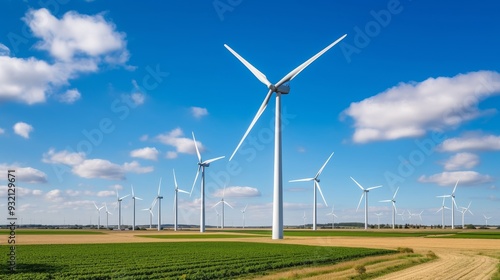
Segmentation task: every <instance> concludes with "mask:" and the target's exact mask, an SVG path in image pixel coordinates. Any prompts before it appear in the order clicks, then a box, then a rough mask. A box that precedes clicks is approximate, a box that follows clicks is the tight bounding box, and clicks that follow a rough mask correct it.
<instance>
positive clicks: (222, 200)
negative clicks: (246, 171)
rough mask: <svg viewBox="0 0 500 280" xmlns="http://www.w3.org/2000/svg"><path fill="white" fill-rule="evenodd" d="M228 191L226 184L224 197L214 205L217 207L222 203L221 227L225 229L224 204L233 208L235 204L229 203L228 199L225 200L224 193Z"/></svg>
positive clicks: (223, 191)
mask: <svg viewBox="0 0 500 280" xmlns="http://www.w3.org/2000/svg"><path fill="white" fill-rule="evenodd" d="M225 192H226V186H224V189H223V190H222V198H221V199H220V200H219V202H217V203H215V205H214V206H212V208H213V207H216V206H217V205H219V204H222V212H221V219H222V220H221V229H224V204H226V205H227V206H229V207H231V208H232V209H234V208H233V206H231V204H229V203H227V201H225V200H224V193H225Z"/></svg>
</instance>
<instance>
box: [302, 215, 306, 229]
mask: <svg viewBox="0 0 500 280" xmlns="http://www.w3.org/2000/svg"><path fill="white" fill-rule="evenodd" d="M302 218H304V229H305V228H306V211H304V216H303V217H302Z"/></svg>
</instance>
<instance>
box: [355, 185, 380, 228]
mask: <svg viewBox="0 0 500 280" xmlns="http://www.w3.org/2000/svg"><path fill="white" fill-rule="evenodd" d="M351 180H353V181H354V183H356V185H358V187H359V188H360V189H361V190H362V191H363V193H362V194H361V198H360V199H359V203H358V208H356V212H358V210H359V206H360V205H361V201H362V200H363V197H365V229H368V193H369V192H370V191H371V190H374V189H378V188H380V187H382V186H376V187H371V188H367V189H365V188H363V187H362V186H361V185H360V184H359V183H358V182H356V180H354V178H352V177H351Z"/></svg>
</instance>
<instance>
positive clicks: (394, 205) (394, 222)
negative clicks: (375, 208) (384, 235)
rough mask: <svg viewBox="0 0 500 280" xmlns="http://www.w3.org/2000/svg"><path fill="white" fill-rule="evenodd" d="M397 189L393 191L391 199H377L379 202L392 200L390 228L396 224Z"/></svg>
mask: <svg viewBox="0 0 500 280" xmlns="http://www.w3.org/2000/svg"><path fill="white" fill-rule="evenodd" d="M398 191H399V187H398V188H397V189H396V191H395V192H394V195H393V196H392V199H386V200H381V201H379V202H392V229H394V227H395V225H396V213H397V212H398V210H397V209H396V195H397V194H398Z"/></svg>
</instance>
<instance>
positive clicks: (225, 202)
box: [224, 201, 234, 209]
mask: <svg viewBox="0 0 500 280" xmlns="http://www.w3.org/2000/svg"><path fill="white" fill-rule="evenodd" d="M224 204H226V205H227V206H229V207H231V208H233V209H234V207H233V206H231V204H229V203H228V202H227V201H224Z"/></svg>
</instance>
